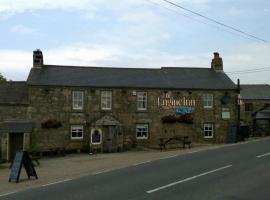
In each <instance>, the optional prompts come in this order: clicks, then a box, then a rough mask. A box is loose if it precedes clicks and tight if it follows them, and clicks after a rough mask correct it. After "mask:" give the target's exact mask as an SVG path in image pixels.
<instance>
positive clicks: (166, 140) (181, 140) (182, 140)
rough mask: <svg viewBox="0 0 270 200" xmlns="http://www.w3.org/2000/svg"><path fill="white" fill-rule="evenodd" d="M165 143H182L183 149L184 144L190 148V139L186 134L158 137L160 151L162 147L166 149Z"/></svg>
mask: <svg viewBox="0 0 270 200" xmlns="http://www.w3.org/2000/svg"><path fill="white" fill-rule="evenodd" d="M167 144H182V147H183V149H185V148H186V145H188V147H189V148H190V145H191V140H190V139H189V137H188V136H176V137H171V138H159V147H160V151H162V150H163V149H165V150H166V145H167Z"/></svg>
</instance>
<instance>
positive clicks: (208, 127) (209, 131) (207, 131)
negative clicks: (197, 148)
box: [203, 123, 214, 138]
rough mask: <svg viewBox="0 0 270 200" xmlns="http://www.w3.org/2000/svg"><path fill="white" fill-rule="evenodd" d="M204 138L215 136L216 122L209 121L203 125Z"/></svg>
mask: <svg viewBox="0 0 270 200" xmlns="http://www.w3.org/2000/svg"><path fill="white" fill-rule="evenodd" d="M203 132H204V138H213V137H214V124H211V123H207V124H204V125H203Z"/></svg>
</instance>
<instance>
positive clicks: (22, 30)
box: [10, 24, 37, 34]
mask: <svg viewBox="0 0 270 200" xmlns="http://www.w3.org/2000/svg"><path fill="white" fill-rule="evenodd" d="M10 31H11V32H14V33H22V34H29V33H37V29H34V28H30V27H27V26H24V25H22V24H17V25H14V26H12V27H11V28H10Z"/></svg>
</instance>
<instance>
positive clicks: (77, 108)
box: [72, 91, 84, 110]
mask: <svg viewBox="0 0 270 200" xmlns="http://www.w3.org/2000/svg"><path fill="white" fill-rule="evenodd" d="M75 93H79V94H80V95H81V99H75ZM75 101H81V103H82V105H81V106H78V105H77V104H75ZM83 107H84V91H72V109H73V110H83Z"/></svg>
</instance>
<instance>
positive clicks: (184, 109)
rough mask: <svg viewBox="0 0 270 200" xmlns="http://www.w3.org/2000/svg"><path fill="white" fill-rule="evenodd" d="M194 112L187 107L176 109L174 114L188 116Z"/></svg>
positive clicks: (193, 109)
mask: <svg viewBox="0 0 270 200" xmlns="http://www.w3.org/2000/svg"><path fill="white" fill-rule="evenodd" d="M194 111H195V108H188V107H181V108H176V109H175V112H176V113H177V114H190V113H193V112H194Z"/></svg>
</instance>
